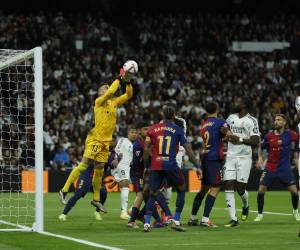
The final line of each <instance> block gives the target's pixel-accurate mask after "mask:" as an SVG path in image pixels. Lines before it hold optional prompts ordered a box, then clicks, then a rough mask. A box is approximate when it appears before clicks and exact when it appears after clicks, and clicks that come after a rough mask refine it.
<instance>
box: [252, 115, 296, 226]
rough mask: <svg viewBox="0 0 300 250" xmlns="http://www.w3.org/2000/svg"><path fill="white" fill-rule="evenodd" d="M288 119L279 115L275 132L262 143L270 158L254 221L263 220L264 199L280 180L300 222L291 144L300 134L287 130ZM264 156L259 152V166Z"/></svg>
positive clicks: (268, 135)
mask: <svg viewBox="0 0 300 250" xmlns="http://www.w3.org/2000/svg"><path fill="white" fill-rule="evenodd" d="M286 125H287V119H286V116H285V115H283V114H277V115H276V116H275V121H274V131H271V132H269V133H268V134H267V135H266V136H265V138H264V140H263V141H262V143H261V149H266V150H267V152H268V158H267V162H266V165H265V170H264V172H263V174H262V176H261V178H260V184H259V189H258V194H257V207H258V215H257V217H256V218H255V220H254V221H261V220H262V219H263V208H264V197H265V193H266V191H267V188H268V187H269V186H270V185H271V184H272V182H273V180H275V179H279V180H280V181H281V182H282V183H283V184H284V185H285V186H286V187H287V189H288V190H289V191H290V193H291V198H292V205H293V216H294V217H295V219H296V220H297V221H300V215H299V213H298V202H299V195H298V190H297V186H296V180H295V176H294V174H293V172H292V169H291V144H292V142H298V140H299V134H298V133H297V132H295V131H293V130H290V129H286ZM263 162H264V159H263V155H262V152H261V150H259V159H258V163H257V166H258V167H261V166H263Z"/></svg>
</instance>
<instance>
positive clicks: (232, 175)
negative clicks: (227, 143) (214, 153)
mask: <svg viewBox="0 0 300 250" xmlns="http://www.w3.org/2000/svg"><path fill="white" fill-rule="evenodd" d="M236 162H237V159H236V158H227V159H226V162H225V165H224V167H223V180H224V186H225V198H226V206H227V209H228V212H229V216H230V221H229V223H228V224H226V225H225V227H234V226H237V225H238V219H237V217H236V209H235V197H234V189H235V185H236V178H237V170H236Z"/></svg>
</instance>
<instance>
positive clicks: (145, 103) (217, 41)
mask: <svg viewBox="0 0 300 250" xmlns="http://www.w3.org/2000/svg"><path fill="white" fill-rule="evenodd" d="M131 22H132V24H130V25H128V27H125V28H124V27H122V28H121V27H117V26H114V25H113V24H111V23H109V22H108V21H105V20H104V19H103V18H101V13H98V14H93V15H92V14H86V13H85V14H78V13H77V14H74V13H72V14H65V13H62V12H58V13H45V12H40V13H35V14H27V15H20V14H19V15H0V33H1V34H5V35H4V36H1V37H0V48H10V49H30V48H33V47H35V46H39V45H41V46H42V47H43V64H44V65H43V71H44V85H43V88H44V146H45V147H44V150H45V152H44V161H45V167H46V168H52V169H65V168H71V167H72V166H73V165H75V164H76V163H77V162H78V161H79V160H80V159H81V157H82V154H83V150H84V140H85V137H86V134H87V132H88V130H89V129H90V128H91V126H92V124H93V121H92V115H93V114H92V110H93V109H92V106H93V104H94V99H95V96H96V91H97V87H98V86H99V84H100V83H101V82H104V81H108V82H112V80H113V79H114V78H115V77H116V76H117V74H118V70H119V68H120V67H121V66H122V64H123V63H124V62H125V61H126V59H134V60H136V61H137V62H138V63H139V73H138V74H137V75H136V79H134V97H133V100H131V101H130V102H129V103H128V104H126V105H125V106H124V107H122V108H120V109H119V111H118V125H117V130H116V134H117V136H119V137H120V136H125V135H126V131H127V126H128V125H129V124H132V123H134V122H135V121H137V120H145V121H148V122H149V124H151V123H154V122H157V121H159V119H161V116H160V107H161V106H162V105H163V103H164V102H165V101H169V100H172V101H173V102H174V103H176V104H177V107H178V115H179V116H181V117H183V118H185V119H186V121H187V124H188V129H187V131H188V134H187V136H188V140H189V141H190V142H191V143H192V146H193V149H194V150H198V149H199V147H200V145H201V139H200V137H199V126H200V125H201V122H202V121H203V119H204V115H205V109H204V106H205V103H206V102H208V101H211V100H215V101H217V102H218V103H219V105H220V111H221V115H222V116H223V117H224V118H226V117H227V116H228V114H229V113H230V112H231V108H232V105H233V104H234V100H235V99H236V98H248V99H251V100H252V102H253V105H252V107H251V108H252V112H253V115H254V116H256V117H257V118H258V120H259V125H260V130H261V132H262V134H264V133H265V132H266V131H268V130H269V129H271V128H272V121H273V115H274V114H275V113H278V112H281V113H284V114H286V115H287V116H288V117H289V121H290V126H291V127H292V128H296V123H297V121H296V110H295V109H294V100H295V96H296V91H295V89H296V87H297V79H298V75H297V70H296V67H295V65H294V64H292V63H291V62H290V59H292V58H293V54H292V53H291V51H290V50H284V51H273V52H271V53H234V52H232V51H231V49H230V47H231V42H232V41H287V42H293V41H294V40H295V39H296V35H295V34H296V32H297V31H298V30H297V29H299V28H300V18H299V16H297V15H289V16H288V15H286V14H283V13H282V14H280V15H274V16H272V17H262V16H256V15H248V16H247V15H213V14H209V13H206V14H202V13H201V14H198V15H183V14H182V15H174V14H173V15H172V14H168V15H166V14H164V15H163V14H157V16H153V15H147V14H133V16H132V21H131ZM298 73H299V72H298ZM123 90H124V88H123ZM120 93H121V91H120V92H119V94H120ZM2 113H3V111H2ZM10 119H13V118H12V117H11V118H10ZM1 131H2V130H1ZM8 133H9V134H10V138H12V134H13V131H12V130H10V132H8ZM2 138H3V132H1V139H2ZM19 147H21V146H20V145H19ZM9 150H10V151H12V149H10V148H7V146H6V147H4V146H3V145H2V158H3V159H4V158H5V157H6V158H7V155H10V154H11V152H9ZM21 151H22V150H21ZM0 156H1V155H0ZM25 165H26V164H25Z"/></svg>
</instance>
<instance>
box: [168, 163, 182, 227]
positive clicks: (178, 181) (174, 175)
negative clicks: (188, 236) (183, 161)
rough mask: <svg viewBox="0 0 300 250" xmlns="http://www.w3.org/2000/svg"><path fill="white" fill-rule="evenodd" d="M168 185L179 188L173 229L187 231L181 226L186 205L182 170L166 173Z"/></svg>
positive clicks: (177, 169)
mask: <svg viewBox="0 0 300 250" xmlns="http://www.w3.org/2000/svg"><path fill="white" fill-rule="evenodd" d="M166 178H167V180H168V183H170V184H171V185H172V186H174V187H176V188H177V198H176V210H175V214H174V218H173V221H174V223H173V225H172V229H173V230H176V231H185V229H184V228H182V227H181V225H180V218H181V213H182V210H183V207H184V203H185V182H184V177H183V174H182V172H181V169H180V168H176V169H174V170H173V169H172V170H169V171H166Z"/></svg>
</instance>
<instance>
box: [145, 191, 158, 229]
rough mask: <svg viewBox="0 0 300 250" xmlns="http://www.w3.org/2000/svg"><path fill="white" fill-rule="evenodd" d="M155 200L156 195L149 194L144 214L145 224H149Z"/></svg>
mask: <svg viewBox="0 0 300 250" xmlns="http://www.w3.org/2000/svg"><path fill="white" fill-rule="evenodd" d="M155 200H156V196H150V198H149V200H148V201H147V205H146V214H145V223H146V224H150V221H151V216H152V213H153V209H154V203H155Z"/></svg>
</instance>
